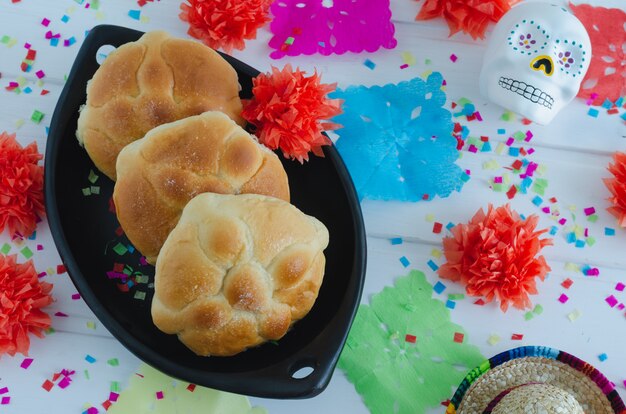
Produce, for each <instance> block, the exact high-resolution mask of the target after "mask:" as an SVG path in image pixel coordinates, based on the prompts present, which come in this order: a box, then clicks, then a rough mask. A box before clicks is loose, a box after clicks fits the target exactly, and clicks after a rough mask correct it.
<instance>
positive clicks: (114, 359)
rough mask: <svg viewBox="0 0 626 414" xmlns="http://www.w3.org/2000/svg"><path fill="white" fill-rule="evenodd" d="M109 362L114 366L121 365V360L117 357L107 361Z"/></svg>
mask: <svg viewBox="0 0 626 414" xmlns="http://www.w3.org/2000/svg"><path fill="white" fill-rule="evenodd" d="M107 364H109V365H111V366H112V367H117V366H119V365H120V361H119V360H118V359H117V358H111V359H109V360H108V361H107Z"/></svg>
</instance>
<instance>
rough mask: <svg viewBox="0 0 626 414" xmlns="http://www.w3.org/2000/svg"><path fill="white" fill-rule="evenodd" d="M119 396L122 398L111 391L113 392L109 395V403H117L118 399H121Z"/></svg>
mask: <svg viewBox="0 0 626 414" xmlns="http://www.w3.org/2000/svg"><path fill="white" fill-rule="evenodd" d="M119 396H120V395H119V394H118V393H116V392H113V391H111V392H110V393H109V401H111V402H116V401H117V399H118V398H119Z"/></svg>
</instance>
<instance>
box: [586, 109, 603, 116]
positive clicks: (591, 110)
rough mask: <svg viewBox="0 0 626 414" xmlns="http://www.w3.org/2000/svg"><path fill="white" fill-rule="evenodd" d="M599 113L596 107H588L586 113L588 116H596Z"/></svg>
mask: <svg viewBox="0 0 626 414" xmlns="http://www.w3.org/2000/svg"><path fill="white" fill-rule="evenodd" d="M599 113H600V112H599V111H598V110H597V109H595V108H589V111H587V115H589V116H591V117H593V118H597V117H598V114H599Z"/></svg>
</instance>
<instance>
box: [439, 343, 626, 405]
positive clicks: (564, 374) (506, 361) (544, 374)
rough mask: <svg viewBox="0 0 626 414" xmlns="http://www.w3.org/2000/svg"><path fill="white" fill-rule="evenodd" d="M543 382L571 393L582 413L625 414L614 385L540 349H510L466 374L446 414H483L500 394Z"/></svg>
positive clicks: (568, 359)
mask: <svg viewBox="0 0 626 414" xmlns="http://www.w3.org/2000/svg"><path fill="white" fill-rule="evenodd" d="M529 383H546V384H550V385H554V386H557V387H560V388H562V389H563V390H565V391H567V392H568V393H570V394H572V395H573V396H574V397H575V398H576V399H577V401H578V402H579V403H580V404H581V406H582V407H583V408H584V409H585V413H586V414H592V413H598V414H626V406H625V405H624V402H623V401H622V399H621V398H620V396H619V394H618V392H617V390H616V389H615V385H614V384H613V383H611V382H610V381H609V380H608V379H607V378H606V377H605V376H604V375H603V374H602V373H601V372H600V371H598V370H597V369H596V368H594V367H593V366H592V365H590V364H588V363H586V362H584V361H582V360H580V359H578V358H576V357H575V356H573V355H570V354H568V353H567V352H563V351H559V350H556V349H553V348H548V347H542V346H526V347H520V348H515V349H511V350H509V351H505V352H502V353H501V354H498V355H496V356H494V357H493V358H491V359H489V360H487V361H485V362H483V363H482V364H481V365H480V366H478V367H476V368H474V369H473V370H472V371H470V372H469V373H468V374H467V376H466V377H465V379H464V380H463V382H462V383H461V385H460V386H459V388H458V389H457V391H456V393H455V394H454V396H453V397H452V399H451V400H450V404H449V405H448V408H447V410H446V413H447V414H457V413H458V414H465V413H471V414H476V413H483V412H485V410H486V408H487V406H488V405H489V403H490V402H491V401H492V400H494V399H495V398H496V397H497V396H498V395H499V394H500V393H502V392H503V391H505V390H507V389H509V388H513V387H516V386H518V385H523V384H529Z"/></svg>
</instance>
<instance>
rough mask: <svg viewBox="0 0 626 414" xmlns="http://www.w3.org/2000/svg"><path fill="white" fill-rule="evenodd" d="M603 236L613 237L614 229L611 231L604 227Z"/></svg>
mask: <svg viewBox="0 0 626 414" xmlns="http://www.w3.org/2000/svg"><path fill="white" fill-rule="evenodd" d="M604 235H605V236H615V229H612V228H610V227H605V228H604Z"/></svg>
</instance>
